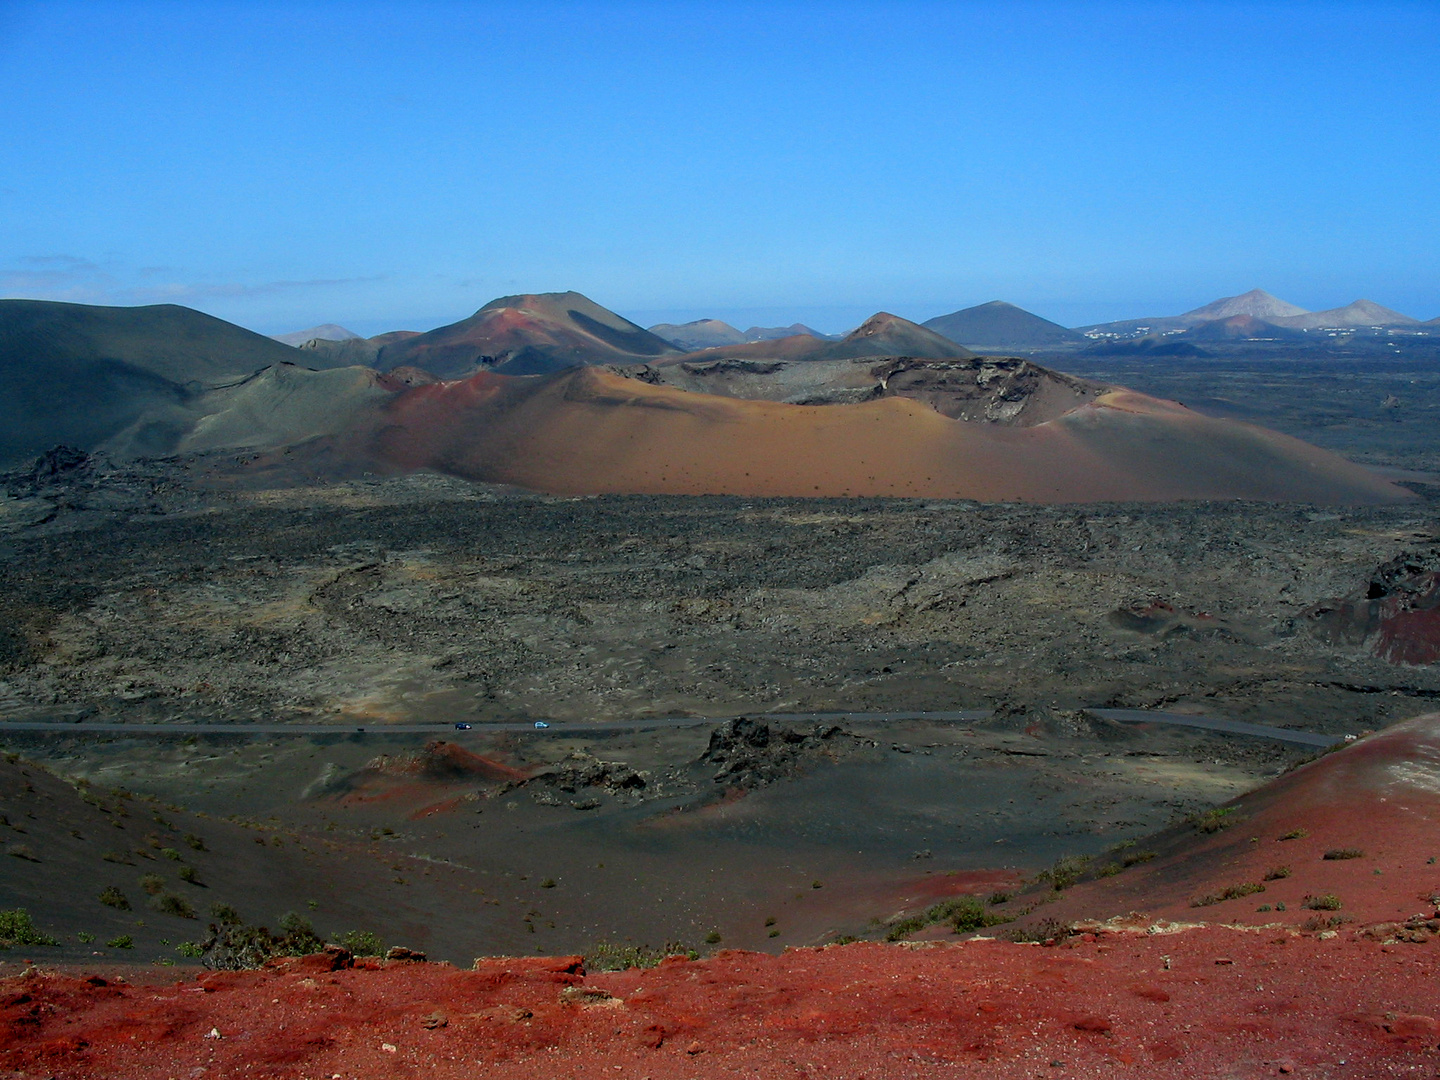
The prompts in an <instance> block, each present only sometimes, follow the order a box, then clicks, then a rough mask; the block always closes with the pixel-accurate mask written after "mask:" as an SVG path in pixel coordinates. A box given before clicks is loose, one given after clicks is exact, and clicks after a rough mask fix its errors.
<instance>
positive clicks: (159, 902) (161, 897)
mask: <svg viewBox="0 0 1440 1080" xmlns="http://www.w3.org/2000/svg"><path fill="white" fill-rule="evenodd" d="M150 906H151V907H152V908H154V909H155V910H156V911H158V912H160V913H161V914H162V915H174V916H175V917H176V918H179V919H193V918H195V909H194V908H193V907H191V906H190V902H189V901H188V900H186V899H185V898H184V897H183V896H176V895H175V894H174V893H172V892H161V893H156V894H155V895H154V896H152V897H151V898H150Z"/></svg>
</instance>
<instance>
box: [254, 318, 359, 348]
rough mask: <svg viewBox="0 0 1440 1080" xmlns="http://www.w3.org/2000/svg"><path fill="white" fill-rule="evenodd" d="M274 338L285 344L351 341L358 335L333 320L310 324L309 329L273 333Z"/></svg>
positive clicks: (297, 344)
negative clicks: (315, 324)
mask: <svg viewBox="0 0 1440 1080" xmlns="http://www.w3.org/2000/svg"><path fill="white" fill-rule="evenodd" d="M274 337H275V340H276V341H279V342H283V343H284V344H286V345H296V346H299V345H304V344H305V343H306V342H307V341H317V340H318V341H351V340H355V339H357V338H359V337H360V335H359V334H357V333H355V332H354V331H352V330H346V329H345V327H343V326H336V325H335V324H334V323H333V322H327V323H324V324H323V325H321V326H312V327H311V328H310V329H309V330H296V331H295V332H294V333H290V334H275V335H274Z"/></svg>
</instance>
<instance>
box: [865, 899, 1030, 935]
mask: <svg viewBox="0 0 1440 1080" xmlns="http://www.w3.org/2000/svg"><path fill="white" fill-rule="evenodd" d="M1010 921H1011V919H1010V917H1009V916H1006V915H996V914H993V913H992V912H989V911H986V910H985V904H984V902H983V901H982V900H981V899H980V898H979V897H978V896H952V897H951V898H950V899H949V900H942V901H940V903H938V904H935V905H934V906H933V907H930V908H927V909H926V910H925V911H923V912H921V913H920V914H919V915H912V916H911V917H910V918H908V919H901V920H900V921H899V922H897V923H895V924H894V925H892V926H891V927H890V929H889V931H888V932H887V933H886V935H885V940H886V941H903V940H904V939H905V938H907V937H909V936H910V935H911V934H913V933H915V932H916V931H917V930H923V929H925V927H927V926H934V925H936V924H937V923H949V924H950V928H951V929H952V930H954V931H955V933H957V934H965V933H969V932H970V931H972V930H980V929H983V928H984V927H987V926H999V925H1000V924H1001V923H1007V922H1010Z"/></svg>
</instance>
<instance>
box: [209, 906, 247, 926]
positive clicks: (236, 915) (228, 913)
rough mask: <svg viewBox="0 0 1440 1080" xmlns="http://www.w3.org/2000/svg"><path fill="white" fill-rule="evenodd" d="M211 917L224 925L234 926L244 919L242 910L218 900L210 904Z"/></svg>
mask: <svg viewBox="0 0 1440 1080" xmlns="http://www.w3.org/2000/svg"><path fill="white" fill-rule="evenodd" d="M210 917H211V918H212V919H214V920H215V921H216V922H218V923H220V924H221V925H222V926H234V925H236V924H238V923H240V922H242V921H243V920H242V919H241V918H240V912H238V911H236V910H235V909H234V908H233V907H231V906H230V905H229V904H222V903H220V901H218V900H217V901H215V903H213V904H211V905H210Z"/></svg>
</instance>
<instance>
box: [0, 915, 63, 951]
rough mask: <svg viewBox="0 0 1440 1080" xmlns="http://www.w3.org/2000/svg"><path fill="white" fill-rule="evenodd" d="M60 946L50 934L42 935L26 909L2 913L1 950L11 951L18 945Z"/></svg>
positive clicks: (0, 920)
mask: <svg viewBox="0 0 1440 1080" xmlns="http://www.w3.org/2000/svg"><path fill="white" fill-rule="evenodd" d="M59 944H60V942H59V941H58V940H56V939H55V938H53V937H51V936H50V935H49V934H45V933H41V931H40V930H39V928H37V927H36V925H35V923H34V920H32V919H31V918H30V913H29V912H28V911H26V910H25V909H24V908H11V909H10V910H8V911H0V949H11V948H14V947H15V946H16V945H59Z"/></svg>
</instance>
